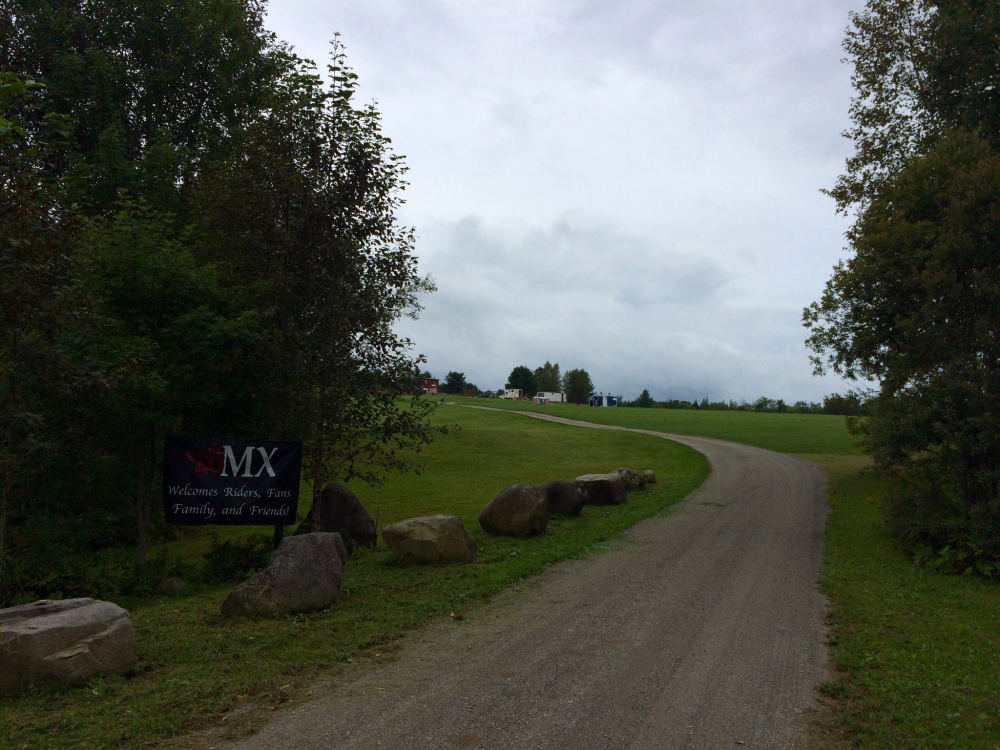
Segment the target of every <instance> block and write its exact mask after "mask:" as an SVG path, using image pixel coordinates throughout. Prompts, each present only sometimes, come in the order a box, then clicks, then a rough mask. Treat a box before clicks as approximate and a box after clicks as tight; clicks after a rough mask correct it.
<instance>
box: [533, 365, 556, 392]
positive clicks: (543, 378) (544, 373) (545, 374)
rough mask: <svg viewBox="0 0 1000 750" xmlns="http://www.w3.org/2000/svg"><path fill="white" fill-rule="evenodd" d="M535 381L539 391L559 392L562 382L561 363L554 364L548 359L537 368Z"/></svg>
mask: <svg viewBox="0 0 1000 750" xmlns="http://www.w3.org/2000/svg"><path fill="white" fill-rule="evenodd" d="M535 381H536V383H537V387H538V390H539V391H550V392H557V391H558V390H559V388H560V385H561V383H562V378H561V377H560V376H559V364H558V363H556V364H552V363H550V362H549V361H548V360H546V362H545V364H544V365H542V366H541V367H539V368H538V369H536V370H535Z"/></svg>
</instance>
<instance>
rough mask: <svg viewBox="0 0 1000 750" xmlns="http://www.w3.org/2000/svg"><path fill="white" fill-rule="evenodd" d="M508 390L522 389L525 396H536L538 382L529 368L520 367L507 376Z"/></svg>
mask: <svg viewBox="0 0 1000 750" xmlns="http://www.w3.org/2000/svg"><path fill="white" fill-rule="evenodd" d="M506 387H507V388H520V389H521V390H522V391H524V395H525V396H534V395H535V394H536V393H538V380H537V378H536V377H535V373H533V372H532V371H531V370H530V369H529V368H527V367H525V366H524V365H518V366H517V367H515V368H514V369H513V370H511V371H510V375H508V376H507V386H506Z"/></svg>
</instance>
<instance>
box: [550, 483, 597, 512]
mask: <svg viewBox="0 0 1000 750" xmlns="http://www.w3.org/2000/svg"><path fill="white" fill-rule="evenodd" d="M540 489H541V490H542V492H544V493H545V509H546V511H547V512H548V514H549V515H550V516H552V515H557V516H578V515H580V511H581V510H582V509H583V506H584V504H585V503H586V502H587V490H586V488H585V487H584V486H583V485H582V484H580V483H579V482H564V481H562V480H561V479H557V480H556V481H554V482H546V483H545V484H543V485H540Z"/></svg>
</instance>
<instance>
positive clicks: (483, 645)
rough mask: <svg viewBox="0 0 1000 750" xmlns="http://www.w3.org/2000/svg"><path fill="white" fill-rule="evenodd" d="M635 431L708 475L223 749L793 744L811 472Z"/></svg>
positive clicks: (802, 697)
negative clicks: (682, 453)
mask: <svg viewBox="0 0 1000 750" xmlns="http://www.w3.org/2000/svg"><path fill="white" fill-rule="evenodd" d="M522 413H524V414H526V416H532V417H538V418H542V419H551V420H553V421H560V422H565V423H569V424H576V425H579V426H586V427H598V428H603V429H622V428H618V427H607V428H605V427H603V426H601V425H592V424H589V423H584V422H575V421H573V420H566V419H561V418H558V417H550V416H548V415H541V414H532V413H526V412H522ZM635 431H636V432H646V433H648V434H653V435H658V436H661V437H664V438H667V439H671V440H677V441H678V442H681V443H684V444H686V445H689V446H691V447H692V448H695V449H696V450H698V451H700V452H702V453H704V454H705V455H706V456H707V457H708V459H709V461H710V462H711V465H712V469H713V471H712V474H711V476H710V477H709V479H708V480H707V481H706V482H705V484H704V485H703V486H702V487H701V488H699V489H698V490H697V491H696V492H694V493H693V494H692V495H691V496H690V497H688V498H687V499H686V500H685V501H684V502H683V503H681V504H679V505H677V506H675V509H674V510H673V511H672V512H671V513H669V514H668V515H665V516H663V517H659V518H652V519H649V520H646V521H643V522H642V523H640V524H638V525H637V526H635V527H634V528H633V529H632V530H630V531H629V532H628V533H627V534H626V536H625V540H624V541H623V542H621V543H618V544H615V545H613V548H612V549H611V550H610V551H609V552H607V553H605V554H601V555H598V556H595V557H593V558H591V559H588V560H582V561H572V562H568V563H561V564H559V565H555V566H553V567H551V568H549V569H548V570H547V571H546V572H545V573H544V574H542V575H540V576H538V577H536V578H534V579H532V580H531V581H529V582H527V583H526V584H524V585H522V586H520V587H517V590H514V591H510V592H507V593H505V594H503V595H502V596H500V597H497V599H496V600H495V601H494V602H493V603H492V604H490V605H489V606H486V607H483V608H480V609H479V610H477V612H476V613H475V614H474V615H473V616H471V617H469V618H467V619H466V620H464V621H461V622H455V623H452V622H449V623H444V624H439V625H437V626H434V627H432V628H429V629H428V630H427V631H425V632H424V633H422V634H420V635H419V636H416V637H414V638H413V639H411V640H410V642H408V643H407V645H406V647H405V648H404V649H403V651H402V653H401V656H400V658H399V659H398V660H397V661H395V662H393V663H390V664H387V665H384V666H382V667H379V668H377V669H372V670H368V671H367V672H365V673H364V674H363V675H362V676H361V677H360V678H359V679H358V680H357V681H355V682H353V683H350V684H348V685H345V686H341V687H338V688H331V689H330V691H329V693H328V694H326V695H323V697H321V698H319V699H318V700H315V701H314V702H312V703H309V704H306V705H304V706H300V707H298V708H295V709H291V710H289V711H287V712H285V713H283V714H279V715H278V716H277V717H276V719H275V721H273V722H272V723H271V724H270V725H268V726H267V727H266V728H265V729H264V730H262V731H261V732H259V733H258V734H257V735H254V736H253V737H250V738H247V739H245V740H243V741H241V742H239V743H236V744H232V745H227V747H232V748H243V749H245V750H250V749H258V748H288V749H292V748H295V749H301V750H306V749H310V748H337V749H340V748H345V749H347V748H357V749H358V750H372V748H391V749H392V750H417V749H418V748H446V749H447V748H509V749H510V750H527V749H528V748H539V749H543V748H544V749H545V750H553V749H564V750H591V749H593V750H624V749H625V748H635V749H637V750H638V749H640V748H642V749H646V748H650V749H652V748H657V749H659V748H663V749H669V750H672V749H674V748H691V749H692V750H716V749H724V748H743V749H750V748H753V749H754V750H772V749H776V748H781V749H785V748H794V747H795V736H796V734H797V733H798V731H799V726H798V718H799V715H800V714H801V713H802V711H804V710H806V709H809V708H811V707H812V706H813V705H814V702H813V701H814V690H815V686H816V684H817V683H818V682H820V681H821V680H823V679H825V663H826V649H825V646H824V632H823V627H822V611H823V606H824V601H823V597H822V596H821V594H820V593H819V591H818V588H817V579H818V575H819V564H820V555H821V552H822V545H823V523H824V518H825V515H826V511H827V505H826V501H825V496H824V489H823V479H822V476H821V474H820V472H819V471H818V470H817V469H816V468H815V467H813V466H811V465H810V464H807V463H805V462H803V461H800V460H799V459H796V458H792V457H790V456H786V455H782V454H777V453H772V452H770V451H765V450H761V449H759V448H750V447H747V446H743V445H737V444H735V443H728V442H724V441H720V440H712V439H708V438H696V437H688V436H683V435H667V434H665V433H655V432H649V431H646V430H635ZM637 468H642V467H637Z"/></svg>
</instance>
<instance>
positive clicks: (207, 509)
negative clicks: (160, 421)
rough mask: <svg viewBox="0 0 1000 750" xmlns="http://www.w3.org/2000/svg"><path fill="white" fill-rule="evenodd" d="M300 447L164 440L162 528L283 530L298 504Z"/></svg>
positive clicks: (286, 443) (265, 442) (279, 443)
mask: <svg viewBox="0 0 1000 750" xmlns="http://www.w3.org/2000/svg"><path fill="white" fill-rule="evenodd" d="M301 470H302V443H299V442H291V441H283V440H282V441H278V440H220V439H214V438H199V437H181V436H180V435H167V436H166V437H165V438H164V441H163V511H164V513H165V514H166V516H167V523H172V524H222V525H251V524H252V525H258V526H279V525H280V526H287V525H289V524H293V523H295V513H296V511H297V510H298V504H299V474H300V473H301Z"/></svg>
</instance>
